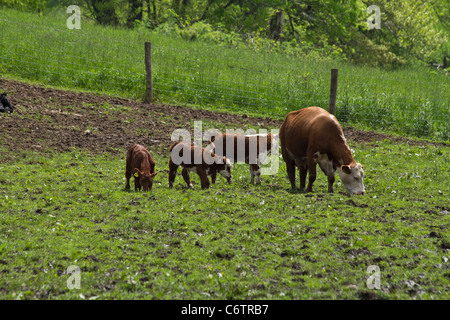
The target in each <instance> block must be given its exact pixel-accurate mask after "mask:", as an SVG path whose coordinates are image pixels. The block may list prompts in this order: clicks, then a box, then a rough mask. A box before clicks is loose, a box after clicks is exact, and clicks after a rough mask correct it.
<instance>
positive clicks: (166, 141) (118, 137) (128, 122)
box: [0, 79, 449, 161]
mask: <svg viewBox="0 0 450 320" xmlns="http://www.w3.org/2000/svg"><path fill="white" fill-rule="evenodd" d="M0 92H6V93H8V98H9V100H10V101H11V104H12V105H13V106H14V107H15V110H14V113H12V114H5V113H0V143H1V145H2V147H3V148H4V147H6V149H9V150H10V151H11V152H13V153H15V152H20V151H27V150H33V151H41V152H64V151H69V150H72V149H73V148H81V149H85V150H88V151H89V152H91V153H103V152H110V153H120V154H123V153H124V152H125V151H126V150H127V149H128V148H129V147H130V146H132V145H133V144H134V143H139V144H143V145H144V146H146V147H147V148H149V150H152V151H153V152H156V153H161V154H162V153H163V152H165V151H166V150H168V148H169V146H170V144H171V141H170V135H171V133H172V132H173V131H174V130H175V129H177V128H184V129H188V130H189V131H190V132H192V131H193V130H192V122H191V121H192V120H209V121H212V122H215V123H221V124H226V125H227V126H234V127H235V128H243V127H245V126H246V125H252V126H256V127H258V126H259V127H261V128H266V129H269V128H279V127H280V125H281V123H282V121H280V120H273V119H269V118H253V117H248V116H247V115H245V114H244V115H234V114H227V113H218V112H213V111H208V110H201V109H192V108H188V107H182V106H169V105H164V104H145V103H142V102H138V101H133V100H130V99H125V98H117V97H111V96H107V95H101V94H96V93H86V92H74V91H66V90H62V89H55V88H49V87H44V86H40V85H35V84H28V83H24V82H20V81H16V80H9V79H0ZM105 105H107V106H108V105H109V107H112V109H113V110H111V109H110V108H108V107H106V108H105ZM203 129H204V130H205V129H207V128H203ZM344 134H345V137H346V138H347V139H348V140H353V141H356V142H374V141H380V140H385V139H390V140H392V141H394V142H398V143H407V144H410V145H429V144H432V145H437V146H449V144H446V143H437V142H431V141H417V140H413V139H409V138H405V137H398V136H395V137H394V136H389V135H385V134H380V133H375V132H369V131H361V130H356V129H354V128H352V127H347V128H344ZM2 158H3V159H0V161H2V160H4V159H6V158H7V155H5V157H2Z"/></svg>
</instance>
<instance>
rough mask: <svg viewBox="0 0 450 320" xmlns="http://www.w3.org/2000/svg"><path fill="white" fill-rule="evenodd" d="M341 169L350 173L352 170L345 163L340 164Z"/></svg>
mask: <svg viewBox="0 0 450 320" xmlns="http://www.w3.org/2000/svg"><path fill="white" fill-rule="evenodd" d="M341 170H342V171H343V172H344V173H346V174H350V172H352V170H351V169H350V166H347V165H342V166H341Z"/></svg>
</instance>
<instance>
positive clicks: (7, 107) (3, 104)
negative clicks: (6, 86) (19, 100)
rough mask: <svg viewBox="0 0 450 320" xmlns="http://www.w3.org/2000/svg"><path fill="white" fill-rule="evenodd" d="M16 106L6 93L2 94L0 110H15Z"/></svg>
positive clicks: (0, 95) (0, 96)
mask: <svg viewBox="0 0 450 320" xmlns="http://www.w3.org/2000/svg"><path fill="white" fill-rule="evenodd" d="M13 111H14V108H13V106H12V105H11V103H10V102H9V100H8V98H7V97H6V93H2V94H0V112H13Z"/></svg>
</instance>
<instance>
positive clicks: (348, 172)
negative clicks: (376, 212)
mask: <svg viewBox="0 0 450 320" xmlns="http://www.w3.org/2000/svg"><path fill="white" fill-rule="evenodd" d="M339 176H340V177H341V181H342V183H343V184H344V187H345V189H347V191H348V193H350V194H365V193H366V191H365V189H364V181H363V179H364V170H363V166H362V165H361V164H360V163H357V164H356V166H354V167H352V168H351V167H350V166H348V165H343V166H341V167H340V168H339Z"/></svg>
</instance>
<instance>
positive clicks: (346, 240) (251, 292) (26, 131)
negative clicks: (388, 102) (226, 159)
mask: <svg viewBox="0 0 450 320" xmlns="http://www.w3.org/2000/svg"><path fill="white" fill-rule="evenodd" d="M0 87H1V88H2V89H3V90H5V91H8V92H14V95H11V96H10V100H11V103H12V104H13V105H14V106H15V107H16V112H15V113H13V114H0V129H1V130H0V132H1V135H0V153H1V157H0V275H1V276H0V299H283V300H290V299H310V298H312V299H449V298H450V293H449V292H450V263H449V259H450V254H449V249H450V234H449V231H448V230H449V226H450V200H449V192H450V188H449V178H448V177H449V173H450V168H449V163H450V152H449V148H448V144H445V143H433V142H429V141H418V140H411V139H407V138H404V137H400V136H387V135H384V134H378V133H373V132H363V131H358V130H356V129H353V128H351V127H346V128H344V129H345V130H344V133H345V135H346V137H347V139H348V143H349V145H350V147H351V148H352V150H353V151H354V157H355V160H357V161H358V162H361V163H362V164H364V166H365V176H366V177H365V181H364V183H365V186H366V195H364V196H348V195H347V194H346V193H345V191H344V188H343V186H342V185H341V184H340V179H339V176H338V175H336V185H335V193H334V194H328V193H326V190H327V180H326V177H325V176H324V175H323V174H322V173H321V172H318V175H317V180H316V182H315V184H314V190H313V193H309V194H302V193H295V192H291V191H290V186H289V182H288V179H287V176H286V171H285V165H284V162H283V161H282V159H281V158H280V169H279V172H278V173H277V174H276V175H274V176H262V185H261V186H254V185H250V183H249V181H250V175H249V169H248V165H245V164H242V165H236V166H234V167H233V168H232V175H233V184H231V185H228V184H227V183H226V181H225V180H224V179H223V178H222V177H220V176H219V177H218V178H217V183H216V185H212V186H211V188H210V189H208V190H201V189H200V188H199V179H198V177H197V176H195V175H194V174H192V175H191V179H192V180H193V182H194V184H195V190H189V189H187V188H186V185H185V183H184V181H183V179H182V178H181V176H180V175H178V177H177V178H176V180H175V186H174V188H173V189H169V188H168V177H167V172H166V171H167V163H168V156H169V153H168V147H169V145H170V134H171V132H172V131H173V130H174V129H176V128H187V129H190V130H192V128H193V121H194V120H202V121H203V129H204V130H206V129H208V128H213V127H214V128H218V129H221V130H223V129H225V128H244V129H245V128H255V129H259V128H264V129H271V128H279V126H280V124H281V121H280V120H279V119H274V120H271V119H267V118H262V117H249V116H247V115H244V116H243V115H232V114H227V113H214V112H212V111H205V110H198V109H190V108H181V107H175V106H166V105H161V104H156V105H144V104H142V103H138V102H135V101H132V100H128V99H124V98H116V97H110V96H106V95H104V96H102V95H98V94H93V93H83V92H72V91H63V90H60V89H55V88H50V87H42V86H38V85H30V84H25V83H23V82H18V81H15V80H8V79H0ZM86 130H90V131H89V132H90V134H86V133H85V132H86ZM133 143H140V144H143V145H145V146H146V147H147V148H148V149H149V151H150V152H151V153H152V155H153V156H154V158H155V160H156V163H157V166H156V170H157V171H160V170H163V172H161V173H159V174H158V176H157V177H156V179H155V184H154V186H153V190H152V192H150V193H138V192H134V191H129V192H127V191H125V190H124V187H125V175H124V173H125V154H126V150H127V148H128V147H129V146H131V144H133ZM164 170H165V172H164ZM180 171H181V170H179V172H180ZM72 265H76V266H78V267H79V268H80V269H81V288H80V289H72V290H70V289H69V288H68V287H67V280H68V278H69V274H68V273H67V268H68V267H69V266H72ZM371 265H375V266H378V267H379V268H380V280H381V288H380V289H379V290H377V289H369V288H368V287H367V285H366V282H367V279H368V277H369V274H368V273H367V268H368V267H369V266H371Z"/></svg>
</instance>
